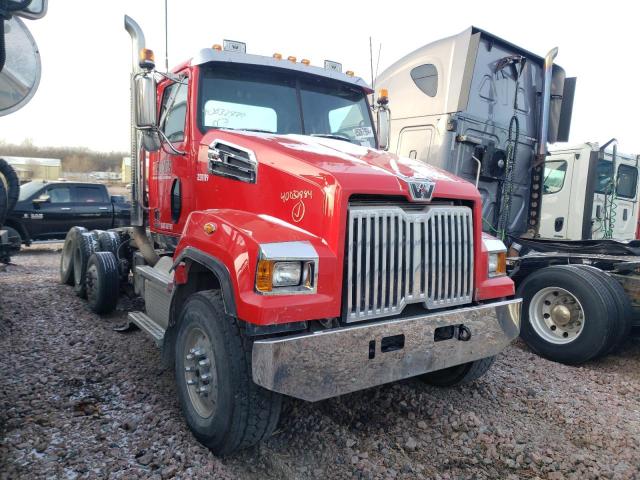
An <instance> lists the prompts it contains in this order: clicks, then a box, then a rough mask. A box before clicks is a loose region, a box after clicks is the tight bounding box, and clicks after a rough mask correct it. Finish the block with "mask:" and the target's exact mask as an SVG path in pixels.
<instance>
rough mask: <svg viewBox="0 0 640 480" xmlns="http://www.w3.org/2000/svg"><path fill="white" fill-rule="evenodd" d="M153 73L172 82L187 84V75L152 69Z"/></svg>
mask: <svg viewBox="0 0 640 480" xmlns="http://www.w3.org/2000/svg"><path fill="white" fill-rule="evenodd" d="M154 73H157V74H158V75H160V76H161V77H164V78H166V79H167V80H169V81H171V82H173V83H179V84H181V85H189V82H188V81H187V79H186V78H187V77H186V76H185V75H176V74H175V73H171V72H159V71H154Z"/></svg>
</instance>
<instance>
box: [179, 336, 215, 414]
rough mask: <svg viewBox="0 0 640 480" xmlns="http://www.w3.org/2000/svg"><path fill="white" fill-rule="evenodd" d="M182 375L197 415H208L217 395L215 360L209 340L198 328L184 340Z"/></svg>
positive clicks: (213, 406) (211, 410)
mask: <svg viewBox="0 0 640 480" xmlns="http://www.w3.org/2000/svg"><path fill="white" fill-rule="evenodd" d="M184 351H186V352H187V353H186V355H185V358H184V377H185V382H186V384H187V391H188V392H189V399H190V400H191V404H192V405H193V408H194V409H195V410H196V412H197V413H198V415H200V416H201V417H203V418H207V417H210V416H211V415H213V413H214V412H215V407H216V398H217V396H218V388H217V386H218V385H217V376H216V369H215V360H214V356H213V349H212V347H211V341H210V340H209V337H208V336H207V334H206V333H205V332H204V331H202V330H201V329H200V328H197V327H196V328H193V329H191V331H190V332H189V333H188V334H187V337H186V341H185V349H184Z"/></svg>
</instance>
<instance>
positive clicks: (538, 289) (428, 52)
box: [375, 27, 640, 364]
mask: <svg viewBox="0 0 640 480" xmlns="http://www.w3.org/2000/svg"><path fill="white" fill-rule="evenodd" d="M557 54H558V49H557V48H554V49H552V50H550V51H549V52H548V53H547V54H546V55H545V56H544V57H541V56H539V55H536V54H534V53H531V52H529V51H527V50H525V49H523V48H521V47H518V46H516V45H514V44H513V43H510V42H507V41H505V40H503V39H501V38H499V37H497V36H495V35H492V34H490V33H488V32H486V31H484V30H481V29H478V28H475V27H471V28H469V29H467V30H465V31H463V32H461V33H459V34H458V35H454V36H452V37H448V38H444V39H442V40H438V41H436V42H433V43H430V44H428V45H425V46H424V47H421V48H419V49H417V50H416V51H414V52H412V53H410V54H408V55H406V56H405V57H403V58H401V59H400V60H398V61H397V62H396V63H394V64H393V65H391V66H390V67H389V68H388V69H386V70H385V71H384V72H382V73H381V74H380V75H379V76H378V78H377V79H376V83H375V85H376V88H379V89H380V93H379V95H378V99H377V107H376V108H377V109H378V112H385V114H384V115H379V121H380V119H382V122H381V123H382V125H380V127H379V128H380V132H381V139H380V143H381V144H382V145H383V146H386V147H387V148H388V149H389V150H391V151H393V152H396V153H398V154H399V155H401V156H405V157H410V158H414V159H419V160H422V161H424V162H426V163H429V164H432V165H435V166H438V167H440V168H442V169H444V170H446V171H449V172H452V173H454V174H456V175H458V176H459V177H462V178H464V179H466V180H468V181H469V182H472V183H474V184H476V185H477V186H478V188H479V190H480V192H481V194H482V197H483V213H482V216H483V218H482V222H483V226H484V229H485V231H487V232H489V233H491V234H494V235H496V236H497V237H499V238H500V239H502V240H503V241H505V243H507V244H508V245H510V259H509V271H510V275H511V276H512V278H513V279H514V280H515V281H516V283H517V285H518V293H519V295H520V296H522V297H523V312H522V313H523V315H522V328H521V336H522V338H523V339H524V340H525V342H526V343H527V344H528V345H529V346H530V347H531V348H532V349H533V350H534V351H536V352H537V353H539V354H541V355H543V356H545V357H547V358H550V359H553V360H556V361H560V362H564V363H571V364H577V363H583V362H585V361H588V360H590V359H592V358H595V357H597V356H599V355H604V354H606V353H608V352H610V351H612V350H613V349H615V348H616V347H617V346H618V345H620V343H621V342H622V341H623V340H624V339H625V338H626V337H627V336H628V335H629V332H630V329H631V327H632V325H638V326H640V300H639V295H638V293H637V292H640V283H639V282H640V276H638V275H636V274H635V268H636V266H637V265H638V262H640V243H639V242H631V243H620V242H615V241H613V240H609V239H599V237H598V235H594V236H593V238H596V239H595V240H594V239H591V236H588V238H587V239H584V240H583V239H580V240H578V241H571V240H568V239H564V238H563V239H560V238H557V239H556V238H552V239H543V238H541V234H542V233H544V232H545V231H547V230H548V227H547V226H546V225H544V224H543V223H542V222H543V221H544V217H543V215H542V213H543V212H542V210H541V209H542V208H543V205H544V204H545V202H546V203H549V199H550V198H551V197H550V196H548V195H551V194H549V193H548V192H547V193H545V191H544V180H545V162H547V161H549V160H553V161H555V160H554V158H557V157H552V158H551V159H550V158H549V157H548V155H549V154H548V150H547V146H548V144H549V143H555V142H563V141H567V139H568V136H569V130H570V126H571V115H572V109H573V97H574V93H575V87H576V79H575V78H570V77H567V76H566V74H565V71H564V70H563V69H562V68H561V67H560V66H558V65H556V64H554V59H555V57H556V56H557ZM387 119H388V120H387ZM599 150H600V149H598V151H599ZM604 155H605V154H604V149H603V150H602V153H601V154H600V153H598V154H597V155H596V157H595V158H596V160H597V159H598V158H599V157H602V159H604ZM614 156H615V155H614ZM613 163H615V160H614V161H613ZM550 165H553V164H546V169H547V173H548V170H549V166H550ZM602 165H604V166H606V164H602ZM594 172H595V170H594ZM593 175H596V176H597V172H596V173H594V174H593ZM593 175H592V178H593ZM582 181H583V180H581V179H580V180H578V182H582ZM607 182H608V186H607V188H608V190H607V191H608V192H609V193H611V192H615V185H613V183H612V180H611V179H609V180H608V181H607ZM581 187H582V186H581V185H576V188H578V189H579V188H581ZM582 188H586V186H585V187H582ZM596 194H598V193H597V192H596ZM605 196H606V195H605ZM613 196H614V195H612V194H610V195H608V197H609V200H611V198H612V197H613ZM545 197H546V198H545ZM618 197H620V195H618ZM592 202H593V205H596V210H597V199H596V198H593V199H592ZM618 207H620V205H618ZM624 210H625V208H624V207H622V208H618V210H617V211H616V212H615V213H616V214H617V215H618V216H619V217H620V218H623V217H624V215H625V213H624ZM600 215H601V216H602V219H603V220H604V219H605V215H608V219H607V220H606V221H605V222H604V223H603V226H604V229H605V231H606V232H607V235H604V236H609V237H611V236H612V235H610V233H611V232H610V230H611V221H610V218H611V209H608V211H607V212H605V211H604V206H603V207H602V208H601V212H600ZM634 215H635V214H634V213H633V212H632V211H631V210H630V209H627V217H628V219H629V221H631V218H632V217H634ZM568 216H569V214H567V217H568ZM554 222H555V220H554ZM604 224H606V225H604ZM554 227H555V226H554Z"/></svg>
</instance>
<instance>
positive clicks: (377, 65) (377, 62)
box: [376, 43, 382, 78]
mask: <svg viewBox="0 0 640 480" xmlns="http://www.w3.org/2000/svg"><path fill="white" fill-rule="evenodd" d="M381 52H382V43H380V45H379V46H378V60H377V61H376V78H378V67H380V53H381Z"/></svg>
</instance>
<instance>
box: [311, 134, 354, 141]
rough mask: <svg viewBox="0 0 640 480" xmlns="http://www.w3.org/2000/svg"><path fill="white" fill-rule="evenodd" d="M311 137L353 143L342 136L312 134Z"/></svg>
mask: <svg viewBox="0 0 640 480" xmlns="http://www.w3.org/2000/svg"><path fill="white" fill-rule="evenodd" d="M311 136H312V137H322V138H332V139H334V140H342V141H343V142H349V143H353V141H352V140H351V139H350V138H349V137H345V136H343V135H336V134H334V133H312V134H311Z"/></svg>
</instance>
